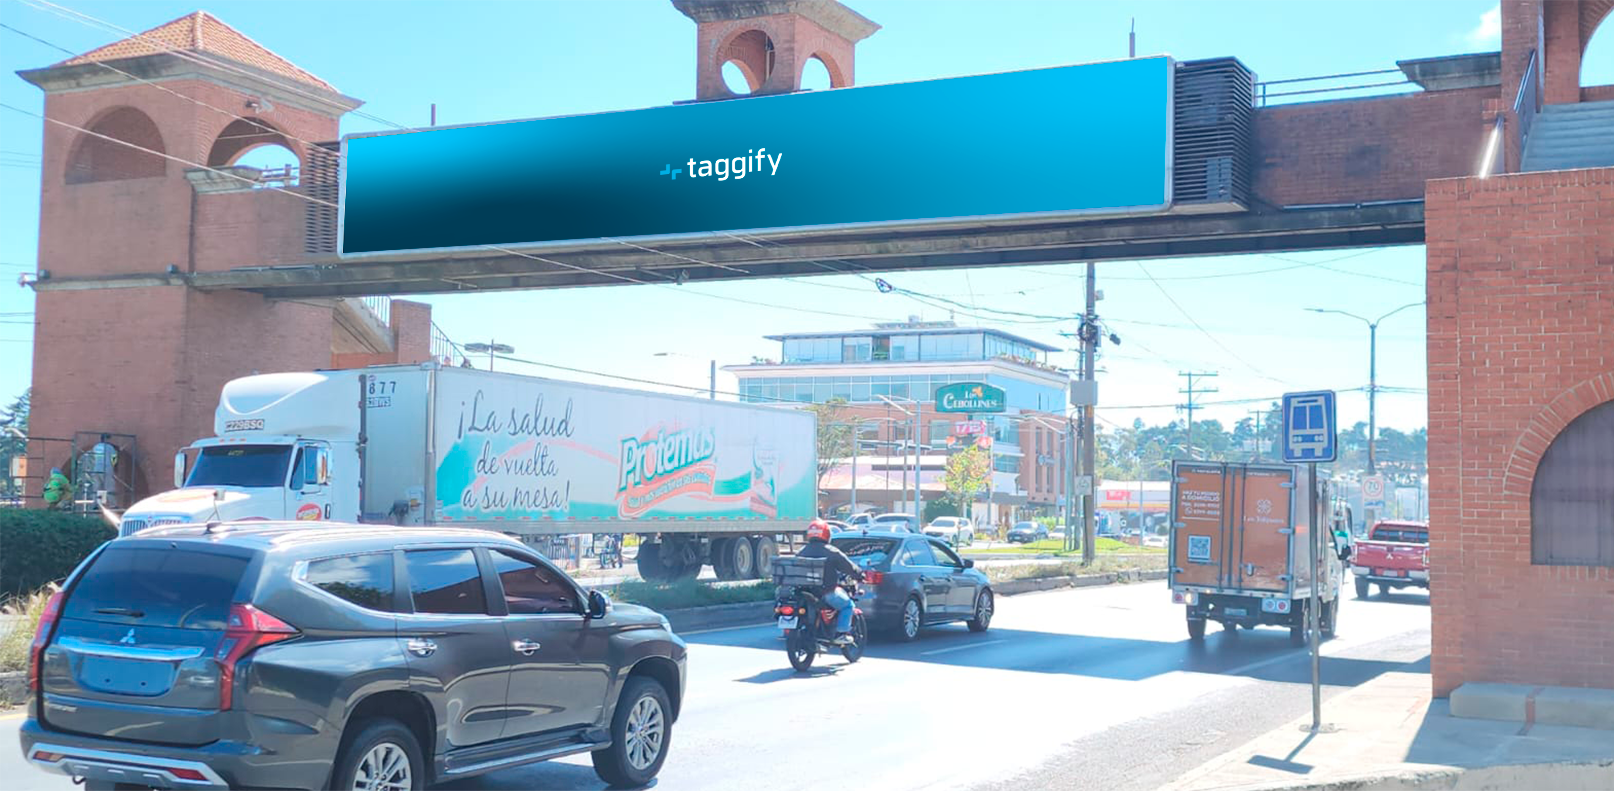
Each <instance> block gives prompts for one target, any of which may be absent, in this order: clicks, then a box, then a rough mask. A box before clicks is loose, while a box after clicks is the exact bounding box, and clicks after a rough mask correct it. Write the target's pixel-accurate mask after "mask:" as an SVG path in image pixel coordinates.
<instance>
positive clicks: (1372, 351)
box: [1306, 301, 1424, 526]
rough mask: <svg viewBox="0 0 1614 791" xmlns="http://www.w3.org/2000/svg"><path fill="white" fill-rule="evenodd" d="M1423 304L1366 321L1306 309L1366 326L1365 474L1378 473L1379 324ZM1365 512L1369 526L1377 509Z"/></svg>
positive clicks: (1327, 309)
mask: <svg viewBox="0 0 1614 791" xmlns="http://www.w3.org/2000/svg"><path fill="white" fill-rule="evenodd" d="M1422 304H1424V303H1423V302H1421V301H1420V302H1409V303H1407V304H1405V305H1402V306H1401V307H1399V308H1396V309H1395V310H1392V311H1390V312H1389V313H1386V314H1384V315H1383V316H1380V317H1378V318H1376V319H1371V320H1370V319H1366V318H1363V317H1362V316H1358V315H1356V314H1355V313H1347V312H1345V311H1343V310H1334V309H1333V308H1306V310H1309V311H1311V312H1313V313H1338V314H1339V315H1341V316H1349V317H1351V318H1353V319H1356V320H1357V321H1360V322H1362V323H1363V324H1366V325H1367V473H1368V474H1369V475H1373V474H1376V473H1377V472H1378V469H1379V466H1378V454H1377V448H1376V447H1375V443H1376V442H1377V440H1378V395H1379V322H1381V321H1384V320H1385V319H1387V318H1390V317H1391V316H1394V315H1395V314H1397V313H1400V312H1401V311H1403V310H1406V309H1407V308H1415V307H1418V306H1419V305H1422ZM1363 510H1364V511H1367V513H1366V514H1364V515H1363V517H1364V518H1365V519H1366V521H1367V523H1368V525H1369V526H1371V525H1372V524H1373V522H1375V521H1377V519H1378V509H1376V508H1375V509H1366V508H1364V509H1363Z"/></svg>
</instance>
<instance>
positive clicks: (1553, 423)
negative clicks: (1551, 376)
mask: <svg viewBox="0 0 1614 791" xmlns="http://www.w3.org/2000/svg"><path fill="white" fill-rule="evenodd" d="M1610 401H1614V371H1610V372H1608V373H1605V374H1600V375H1598V376H1594V377H1592V378H1590V379H1587V380H1586V381H1584V382H1581V383H1580V384H1578V385H1575V386H1574V387H1571V388H1569V389H1568V390H1565V391H1563V392H1562V393H1560V394H1559V395H1558V397H1557V398H1554V399H1553V400H1552V401H1551V402H1549V403H1548V404H1547V405H1546V406H1544V407H1542V408H1541V410H1540V411H1539V412H1537V413H1536V414H1535V417H1532V418H1530V424H1529V425H1528V426H1526V427H1525V429H1524V433H1522V434H1520V435H1519V441H1518V443H1517V444H1516V445H1514V447H1513V453H1512V454H1511V455H1509V456H1508V461H1507V467H1506V470H1505V472H1504V473H1503V479H1502V491H1503V492H1504V493H1505V494H1508V495H1513V496H1517V497H1526V498H1527V497H1529V496H1530V484H1531V482H1532V481H1533V480H1535V476H1536V468H1537V467H1539V466H1540V465H1541V456H1542V455H1543V454H1545V453H1546V452H1547V447H1548V446H1550V445H1551V444H1552V441H1553V440H1554V439H1556V438H1557V437H1558V434H1559V433H1560V432H1562V431H1563V430H1564V428H1565V427H1567V426H1568V425H1569V424H1570V423H1572V422H1574V420H1575V418H1578V417H1580V416H1581V415H1584V414H1586V413H1587V412H1589V411H1591V410H1592V409H1593V408H1594V407H1597V406H1600V405H1602V404H1606V403H1608V402H1610Z"/></svg>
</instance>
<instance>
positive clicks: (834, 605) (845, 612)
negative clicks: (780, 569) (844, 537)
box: [796, 519, 863, 645]
mask: <svg viewBox="0 0 1614 791" xmlns="http://www.w3.org/2000/svg"><path fill="white" fill-rule="evenodd" d="M829 537H830V530H829V523H828V522H825V521H824V520H822V519H814V520H813V521H812V522H811V523H810V524H808V525H807V546H805V547H803V548H802V550H801V551H800V552H797V553H796V557H798V558H824V559H825V561H826V562H825V563H824V582H823V585H822V586H820V588H819V591H818V595H819V598H820V599H822V600H823V602H824V604H825V605H827V606H828V607H830V608H831V609H833V610H835V644H836V645H847V644H850V643H852V642H853V639H852V597H850V596H848V595H846V591H844V590H842V589H841V586H840V584H839V582H840V578H841V575H842V574H844V575H846V576H848V577H851V578H852V579H855V580H857V581H858V582H862V581H863V570H862V569H860V568H858V566H857V564H856V563H853V562H852V559H851V558H849V557H847V556H846V553H845V552H842V551H840V550H839V549H836V548H835V547H833V546H831V545H830V543H829Z"/></svg>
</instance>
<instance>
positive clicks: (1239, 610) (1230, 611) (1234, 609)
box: [1224, 607, 1250, 618]
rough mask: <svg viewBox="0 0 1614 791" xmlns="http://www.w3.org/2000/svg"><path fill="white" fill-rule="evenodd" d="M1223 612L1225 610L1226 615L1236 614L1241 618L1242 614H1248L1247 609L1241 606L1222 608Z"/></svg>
mask: <svg viewBox="0 0 1614 791" xmlns="http://www.w3.org/2000/svg"><path fill="white" fill-rule="evenodd" d="M1224 612H1226V613H1227V614H1228V615H1236V616H1238V617H1240V618H1243V617H1244V616H1246V615H1249V614H1250V613H1249V611H1248V610H1246V609H1244V608H1243V607H1229V608H1227V609H1226V610H1224Z"/></svg>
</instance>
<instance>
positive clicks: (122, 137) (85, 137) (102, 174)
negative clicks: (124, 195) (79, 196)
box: [67, 107, 168, 184]
mask: <svg viewBox="0 0 1614 791" xmlns="http://www.w3.org/2000/svg"><path fill="white" fill-rule="evenodd" d="M88 129H89V130H90V132H93V133H94V134H84V133H80V134H79V137H78V140H77V141H76V142H75V143H74V144H73V151H72V153H71V154H69V155H68V158H67V183H68V184H87V183H90V182H95V181H121V180H124V179H143V178H151V177H153V176H161V175H163V174H165V173H166V172H167V167H168V161H167V160H166V159H164V158H163V157H162V156H161V155H162V154H166V153H168V150H167V149H166V148H164V147H163V138H162V133H160V132H158V131H157V124H155V123H153V122H152V120H151V117H150V116H148V115H146V114H145V113H143V112H140V111H139V110H136V109H135V108H133V107H118V108H115V109H113V110H111V111H109V112H107V113H105V114H103V115H102V116H101V117H100V118H99V119H98V120H96V121H95V122H94V123H92V124H90V126H89V127H88ZM108 138H111V139H108Z"/></svg>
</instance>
